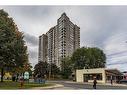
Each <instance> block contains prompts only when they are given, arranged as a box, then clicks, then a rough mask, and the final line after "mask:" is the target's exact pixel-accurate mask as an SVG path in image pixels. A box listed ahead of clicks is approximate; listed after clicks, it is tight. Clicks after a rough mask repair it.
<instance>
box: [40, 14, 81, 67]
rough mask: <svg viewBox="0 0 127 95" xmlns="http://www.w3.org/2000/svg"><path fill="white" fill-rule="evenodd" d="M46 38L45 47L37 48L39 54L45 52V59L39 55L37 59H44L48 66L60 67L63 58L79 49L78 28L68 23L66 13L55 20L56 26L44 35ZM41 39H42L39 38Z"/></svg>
mask: <svg viewBox="0 0 127 95" xmlns="http://www.w3.org/2000/svg"><path fill="white" fill-rule="evenodd" d="M44 35H45V34H44ZM46 36H47V39H45V40H46V41H47V45H45V46H42V45H39V48H41V49H39V52H42V51H43V50H45V52H47V57H46V56H45V55H44V56H43V55H42V54H40V55H39V58H43V59H46V61H47V62H48V63H49V64H52V63H53V64H56V65H57V66H58V67H60V64H61V60H62V59H63V58H65V57H67V56H71V55H72V53H73V52H74V51H75V50H76V49H77V48H80V28H79V27H78V26H77V25H75V24H73V23H72V22H71V21H70V19H69V17H67V15H66V13H63V14H62V15H61V17H60V18H59V19H58V20H57V25H56V26H54V27H52V28H51V29H50V30H49V31H48V32H47V33H46ZM41 39H43V38H42V37H41ZM39 41H41V40H39ZM46 41H45V42H46ZM39 43H40V42H39ZM46 46H47V47H46ZM46 49H47V50H46ZM40 50H41V51H40ZM41 56H43V57H41ZM44 57H46V58H44ZM43 59H42V60H41V61H43ZM44 61H45V60H44Z"/></svg>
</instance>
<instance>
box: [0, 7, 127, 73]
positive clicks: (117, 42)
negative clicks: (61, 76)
mask: <svg viewBox="0 0 127 95" xmlns="http://www.w3.org/2000/svg"><path fill="white" fill-rule="evenodd" d="M1 8H3V9H4V10H5V11H7V12H8V13H9V15H10V16H11V17H13V19H14V21H15V23H16V24H17V25H18V28H19V30H20V31H22V32H24V35H25V41H26V44H27V45H28V52H29V61H30V62H31V63H32V65H33V66H34V65H35V64H37V62H38V37H39V36H40V35H42V34H44V33H46V32H47V31H48V30H49V29H50V28H51V27H52V26H55V25H56V24H57V19H58V18H59V17H60V16H61V14H62V13H63V12H66V14H67V16H68V17H69V18H70V20H71V21H72V22H73V23H75V24H77V25H78V26H79V27H80V30H81V31H80V38H81V39H80V42H81V47H82V46H89V47H99V48H101V49H103V50H104V52H105V53H106V55H107V68H117V69H119V70H121V71H124V70H126V71H127V6H1V5H0V9H1ZM108 64H109V65H108Z"/></svg>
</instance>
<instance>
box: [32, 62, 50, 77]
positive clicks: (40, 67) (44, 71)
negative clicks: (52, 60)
mask: <svg viewBox="0 0 127 95" xmlns="http://www.w3.org/2000/svg"><path fill="white" fill-rule="evenodd" d="M48 72H49V70H48V63H47V62H43V61H40V62H39V63H38V64H36V65H35V67H34V76H37V75H40V76H45V75H48Z"/></svg>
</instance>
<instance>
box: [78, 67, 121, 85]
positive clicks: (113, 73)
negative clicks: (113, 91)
mask: <svg viewBox="0 0 127 95" xmlns="http://www.w3.org/2000/svg"><path fill="white" fill-rule="evenodd" d="M94 77H96V79H97V82H98V83H107V82H110V80H111V79H112V80H113V82H117V81H119V80H120V79H122V74H121V72H120V71H119V70H117V69H106V68H94V69H80V70H76V81H77V82H93V79H94Z"/></svg>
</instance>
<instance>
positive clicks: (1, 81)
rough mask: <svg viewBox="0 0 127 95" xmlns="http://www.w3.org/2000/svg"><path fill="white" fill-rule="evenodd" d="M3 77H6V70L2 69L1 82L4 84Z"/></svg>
mask: <svg viewBox="0 0 127 95" xmlns="http://www.w3.org/2000/svg"><path fill="white" fill-rule="evenodd" d="M3 77H4V68H1V82H3Z"/></svg>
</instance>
